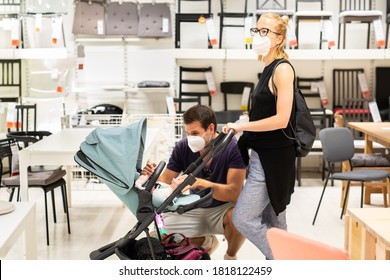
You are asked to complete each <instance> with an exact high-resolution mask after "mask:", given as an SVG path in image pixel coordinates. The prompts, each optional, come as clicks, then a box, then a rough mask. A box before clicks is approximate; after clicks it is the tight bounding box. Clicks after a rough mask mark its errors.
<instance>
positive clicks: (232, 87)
mask: <svg viewBox="0 0 390 280" xmlns="http://www.w3.org/2000/svg"><path fill="white" fill-rule="evenodd" d="M220 86H221V92H222V93H223V101H224V110H225V111H227V110H228V102H227V95H228V94H235V95H242V94H243V92H244V89H245V88H249V89H250V92H252V91H253V89H254V87H255V84H254V83H252V82H222V83H221V84H220ZM248 98H249V96H248ZM246 103H247V102H246Z"/></svg>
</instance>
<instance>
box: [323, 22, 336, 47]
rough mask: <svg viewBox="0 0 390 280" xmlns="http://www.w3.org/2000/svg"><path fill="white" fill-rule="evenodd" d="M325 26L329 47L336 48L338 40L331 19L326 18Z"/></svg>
mask: <svg viewBox="0 0 390 280" xmlns="http://www.w3.org/2000/svg"><path fill="white" fill-rule="evenodd" d="M323 24H324V28H325V36H326V39H327V40H328V47H329V48H330V49H331V48H334V47H335V46H336V42H335V40H334V32H333V24H332V21H331V20H324V21H323Z"/></svg>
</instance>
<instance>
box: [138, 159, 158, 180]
mask: <svg viewBox="0 0 390 280" xmlns="http://www.w3.org/2000/svg"><path fill="white" fill-rule="evenodd" d="M156 167H157V164H156V163H155V162H151V161H147V162H146V165H145V167H144V168H143V169H142V171H141V175H147V176H149V177H150V176H151V175H152V174H153V173H154V170H155V169H156Z"/></svg>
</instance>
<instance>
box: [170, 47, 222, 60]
mask: <svg viewBox="0 0 390 280" xmlns="http://www.w3.org/2000/svg"><path fill="white" fill-rule="evenodd" d="M174 57H175V58H176V59H225V58H226V50H225V49H174Z"/></svg>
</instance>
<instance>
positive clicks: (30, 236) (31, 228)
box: [24, 205, 37, 260]
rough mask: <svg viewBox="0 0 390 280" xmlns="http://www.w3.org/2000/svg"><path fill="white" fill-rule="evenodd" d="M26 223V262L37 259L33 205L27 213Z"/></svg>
mask: <svg viewBox="0 0 390 280" xmlns="http://www.w3.org/2000/svg"><path fill="white" fill-rule="evenodd" d="M27 219H28V222H27V225H26V229H25V231H24V234H25V242H26V244H25V250H26V259H27V260H36V259H37V237H36V216H35V205H34V207H33V209H31V212H30V213H29V215H28V217H27Z"/></svg>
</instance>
